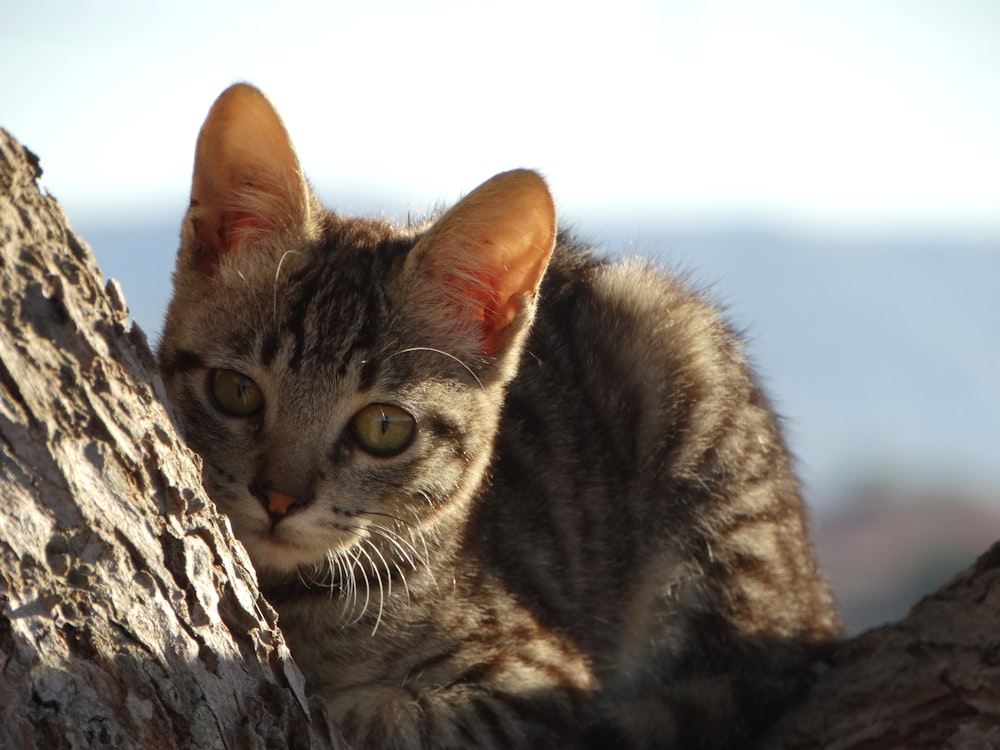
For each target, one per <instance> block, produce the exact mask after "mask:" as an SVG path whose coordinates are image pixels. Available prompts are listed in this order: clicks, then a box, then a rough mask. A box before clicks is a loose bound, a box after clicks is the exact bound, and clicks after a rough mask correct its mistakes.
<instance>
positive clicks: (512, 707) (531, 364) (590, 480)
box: [159, 86, 836, 749]
mask: <svg viewBox="0 0 1000 750" xmlns="http://www.w3.org/2000/svg"><path fill="white" fill-rule="evenodd" d="M234 91H235V94H234V93H233V92H234ZM226 97H229V98H228V99H227V98H226ZM220 101H223V103H224V106H223V107H222V109H221V110H219V109H218V108H219V105H218V104H217V105H216V109H214V110H213V114H210V116H209V120H208V121H207V122H206V126H205V129H203V131H202V138H201V139H200V141H199V154H198V161H197V162H196V167H195V174H196V180H195V182H196V185H197V184H198V175H199V174H200V173H201V172H203V171H205V170H209V171H213V170H214V172H213V173H215V174H221V175H223V176H225V175H227V174H236V175H239V177H238V178H236V179H235V180H233V184H232V185H230V186H229V189H227V187H226V185H224V184H223V185H222V186H221V187H219V186H218V185H216V187H215V188H213V191H214V193H215V194H216V196H215V197H212V198H206V197H204V196H198V195H194V196H193V208H192V211H191V212H190V213H189V216H188V218H187V219H186V225H185V229H184V232H183V235H182V247H181V252H180V254H179V256H178V263H177V270H176V272H175V276H174V297H173V300H172V302H171V306H170V309H169V312H168V315H167V321H166V325H165V330H164V335H163V340H162V342H161V345H160V350H159V358H160V363H161V368H162V372H163V377H164V380H165V382H166V384H167V389H168V393H169V395H170V398H171V400H172V402H173V405H174V408H175V411H176V413H177V415H178V418H179V421H180V423H181V425H182V428H183V430H184V433H185V436H186V438H187V440H188V441H189V443H190V444H191V446H192V447H193V448H194V449H195V450H196V451H197V452H199V453H200V454H201V455H202V457H203V459H204V466H205V468H204V480H205V485H206V488H207V489H208V491H209V493H210V494H211V496H212V497H213V499H214V500H215V502H216V503H217V504H218V506H219V507H220V509H221V510H223V511H224V512H226V513H227V514H228V515H229V517H230V519H231V522H232V524H233V528H234V530H235V532H236V534H237V536H238V537H239V538H240V539H241V540H242V541H243V543H244V544H245V545H246V546H247V549H248V551H249V552H250V555H251V557H252V559H253V560H254V563H255V565H256V567H257V572H258V576H259V578H260V581H261V584H262V587H263V589H264V591H265V593H266V595H267V596H268V597H269V599H270V600H271V601H272V603H273V604H274V605H275V606H276V608H277V609H278V611H279V614H280V624H281V627H282V629H283V631H284V633H285V635H286V637H287V638H288V641H289V644H290V646H291V648H292V651H293V654H294V655H295V657H296V659H297V661H298V663H299V665H300V667H301V668H302V669H303V671H304V672H305V674H306V677H307V680H308V683H309V687H310V688H311V689H312V690H313V691H315V692H316V693H318V694H319V695H320V696H322V698H323V699H324V701H325V702H326V704H327V706H328V707H329V709H330V711H331V712H332V715H333V716H334V717H335V719H336V720H337V721H338V722H339V724H340V726H341V728H342V730H343V731H344V733H345V735H346V736H347V737H348V738H349V740H350V741H351V742H352V745H353V746H354V747H358V748H386V749H387V748H400V749H403V748H414V749H416V748H498V749H499V748H521V747H524V748H529V747H531V748H534V747H538V748H552V747H581V748H582V747H622V748H674V747H677V748H691V747H718V748H732V747H739V746H740V745H741V743H745V742H748V741H749V740H750V738H751V737H752V735H753V733H754V731H755V730H756V729H757V728H759V727H760V726H761V725H762V724H764V723H766V722H767V721H768V720H770V719H771V718H772V717H773V716H774V715H775V714H776V712H777V711H779V710H780V709H781V707H782V706H783V705H784V704H785V703H786V702H787V701H788V700H790V699H793V698H794V697H795V696H796V695H797V694H798V693H800V692H801V691H802V690H803V689H804V688H805V686H806V684H807V681H808V665H809V659H810V657H811V655H812V654H813V653H814V651H815V649H816V648H817V647H818V646H819V645H821V644H822V643H823V642H824V641H825V640H826V639H828V638H829V637H830V636H831V635H832V634H833V633H834V632H835V630H836V623H835V620H834V616H833V614H832V607H831V602H830V597H829V595H828V593H827V590H826V587H825V585H824V584H823V582H822V581H821V579H820V576H819V574H818V573H817V569H816V564H815V561H814V557H813V553H812V550H811V547H810V545H809V542H808V539H807V534H806V529H805V524H804V519H803V511H802V506H801V502H800V499H799V496H798V490H797V486H796V481H795V478H794V476H793V473H792V471H791V469H790V467H789V458H788V454H787V451H786V449H785V446H784V444H783V441H782V438H781V436H780V433H779V428H778V425H777V423H776V419H775V417H774V415H773V413H772V412H771V410H770V408H769V407H768V404H767V402H766V399H765V397H764V396H763V394H762V393H761V390H760V388H759V386H758V385H757V383H756V382H755V380H754V378H753V376H752V374H751V373H750V371H749V369H748V366H747V363H746V361H745V358H744V356H743V353H742V348H741V345H740V342H739V341H738V339H737V338H736V337H735V336H734V335H733V334H732V332H731V331H730V330H729V328H728V327H727V326H726V324H725V323H724V321H723V320H722V318H721V316H720V314H719V313H718V311H717V310H715V309H714V308H713V307H712V306H710V305H709V304H708V303H706V301H705V300H704V299H702V298H701V297H700V296H699V295H698V294H696V293H693V292H691V291H690V290H688V289H686V288H685V287H684V286H682V285H681V284H680V283H679V282H678V281H676V280H674V279H672V278H671V277H669V276H668V275H666V274H664V273H663V272H661V271H660V270H658V269H656V268H653V267H652V266H649V265H646V264H643V263H639V262H636V261H629V262H612V261H609V260H606V259H603V258H600V257H597V256H595V255H593V254H591V253H590V252H589V251H588V250H587V249H585V248H583V247H581V246H579V245H577V244H576V243H575V242H574V241H573V240H572V239H571V238H569V237H567V236H559V237H558V238H557V239H555V240H554V249H552V251H551V252H552V254H551V260H550V261H549V262H548V266H547V270H545V262H544V258H545V257H548V252H549V247H551V246H552V245H553V240H552V238H549V239H546V238H547V237H549V232H550V231H551V227H550V224H551V222H553V221H554V218H552V217H553V216H554V214H552V210H551V201H550V199H549V198H548V193H547V190H545V188H544V184H543V183H541V181H540V180H539V179H538V178H537V177H536V176H534V175H532V174H531V173H508V176H501V177H499V178H495V181H491V182H490V183H487V186H488V189H486V190H483V189H480V190H479V191H476V192H475V193H473V194H472V195H471V196H470V197H469V198H466V199H464V200H463V201H461V202H460V203H459V204H458V206H456V207H455V208H454V209H452V211H449V212H448V213H447V214H445V216H444V217H443V218H441V219H439V220H438V221H436V222H431V223H429V224H428V225H426V226H420V227H397V226H394V225H391V224H389V223H386V222H381V221H372V220H367V219H352V218H345V217H341V216H339V215H337V214H334V213H321V214H317V213H316V212H315V211H313V210H312V209H309V210H304V209H303V208H302V207H303V206H306V207H310V206H314V205H315V204H316V201H315V197H314V196H313V194H312V191H311V190H310V188H309V186H308V185H307V184H306V183H305V182H304V180H302V181H301V182H300V184H299V185H298V187H295V186H293V187H291V188H288V189H286V188H285V187H284V185H286V183H287V176H288V175H290V174H291V175H299V174H300V173H299V170H298V164H297V162H295V161H294V159H295V157H294V152H293V151H292V150H291V146H290V143H289V144H287V147H285V146H282V147H281V148H279V149H278V150H279V152H280V153H278V154H276V155H274V158H273V159H271V160H268V159H257V158H256V157H255V159H254V160H252V161H253V163H250V164H243V165H237V166H239V167H240V168H236V167H234V166H233V165H229V164H223V165H222V166H221V167H220V166H219V165H217V164H216V165H210V166H206V163H207V162H208V161H211V160H212V159H213V158H215V157H214V156H213V153H214V152H212V151H210V150H209V146H208V145H204V147H203V144H216V143H219V142H222V143H223V144H225V139H226V137H227V132H228V131H227V128H233V127H234V126H233V125H232V123H233V122H234V121H235V122H242V121H241V120H240V111H241V107H242V108H247V109H249V110H250V111H251V113H252V114H253V115H254V117H250V114H248V115H247V117H248V118H249V119H251V120H253V119H256V120H261V119H262V118H263V121H264V122H265V123H266V124H267V128H266V129H267V138H266V139H265V140H266V141H267V142H272V141H273V140H274V139H275V138H276V136H275V135H274V134H275V133H281V134H283V133H284V128H283V126H281V125H280V120H278V119H277V115H275V114H274V112H273V109H271V108H270V105H268V104H267V102H266V100H264V99H263V97H262V96H260V94H259V92H256V90H254V89H251V88H250V87H247V86H238V87H234V89H231V90H230V91H228V92H227V93H226V94H223V97H221V98H220ZM218 111H224V112H225V115H226V116H225V117H220V116H216V114H215V113H216V112H218ZM268 118H273V119H268ZM240 127H241V128H244V129H245V128H246V127H251V125H247V124H246V123H242V124H241V126H240ZM206 133H207V135H206ZM240 137H245V133H244V134H242V135H241V136H240ZM279 140H280V139H279ZM220 150H221V151H222V152H225V153H229V152H230V151H232V149H229V151H227V150H226V148H221V149H220ZM224 158H237V159H239V158H241V157H239V156H238V155H237V156H236V157H228V156H227V157H224ZM273 164H277V165H278V166H276V167H274V166H270V165H273ZM262 165H263V166H262ZM260 169H263V170H265V171H267V170H269V169H276V170H277V171H278V172H279V173H280V175H278V176H275V175H270V176H269V175H267V174H264V175H260V176H255V175H254V170H260ZM248 171H249V173H250V175H251V176H250V178H249V179H248V178H247V176H246V175H247V173H248ZM280 180H285V181H286V182H281V183H280V184H281V185H282V186H283V187H282V189H281V190H280V191H279V192H280V194H278V193H276V192H275V191H273V190H272V191H271V192H270V193H268V195H266V196H263V197H262V196H260V195H257V196H254V195H253V191H254V190H258V191H259V190H264V191H265V192H267V191H268V188H267V186H268V185H274V184H278V183H279V182H280ZM204 181H205V180H203V182H204ZM223 182H224V179H223ZM259 186H264V187H263V188H261V187H259ZM248 191H249V193H250V195H249V198H248V197H247V195H248ZM276 196H277V197H276ZM212 200H216V201H218V202H219V205H218V206H213V205H211V201H212ZM206 201H208V203H207V204H206ZM234 202H235V203H234ZM286 204H287V205H286ZM282 206H285V208H284V209H283V208H282ZM261 211H263V212H264V214H266V215H263V216H256V214H255V212H257V213H259V212H261ZM282 211H285V213H284V214H282V215H281V216H274V215H270V214H271V213H275V212H278V213H281V212H282ZM269 212H270V213H269ZM289 215H298V216H300V217H304V218H301V220H300V221H299V222H298V225H290V224H289V222H288V221H287V218H286V217H287V216H289ZM206 216H208V217H212V216H214V217H216V218H215V219H214V221H216V222H217V223H218V224H219V226H212V225H206V223H205V222H206V220H205V219H204V218H203V217H206ZM233 216H235V217H237V218H236V219H235V220H232V221H233V222H235V225H236V226H235V227H234V226H227V222H229V221H230V219H228V218H226V217H233ZM248 217H249V218H248ZM247 226H249V227H252V229H253V231H252V233H251V234H249V235H248V234H247V233H246V232H244V231H243V229H242V228H245V227H247ZM442 226H443V227H445V229H446V231H445V229H442V228H441V227H442ZM552 226H554V224H552ZM268 227H271V228H272V229H270V230H269V229H268ZM234 228H235V229H236V230H239V231H234ZM246 236H250V237H252V242H246V241H245V239H241V238H245V237H246ZM206 237H207V238H209V239H208V240H206V239H205V238H206ZM220 238H221V239H220ZM547 243H548V247H546V244H547ZM484 247H485V248H486V249H485V250H484V249H483V248H484ZM482 252H487V253H493V254H494V255H493V256H491V257H495V259H493V260H491V259H489V258H488V259H487V260H483V261H482V262H481V258H480V257H479V255H477V254H479V253H482ZM540 258H541V260H539V259H540ZM480 263H481V264H480ZM477 264H480V265H477ZM536 267H537V268H536ZM456 269H457V270H456ZM543 271H544V277H542V272H543ZM480 285H482V286H481V287H480ZM217 369H226V370H235V371H237V372H239V373H242V374H244V375H246V376H247V377H249V378H250V379H252V381H253V382H254V383H255V384H256V385H257V386H258V387H259V388H260V390H261V392H262V393H263V397H264V403H265V406H264V408H263V410H262V411H261V412H260V413H257V414H254V415H252V416H250V417H234V416H231V415H227V414H225V413H224V412H221V411H220V410H219V408H218V405H217V403H216V402H214V401H213V397H212V396H211V393H210V388H209V382H210V375H209V373H211V372H212V371H213V370H217ZM370 403H389V404H395V405H398V406H400V407H402V408H404V409H405V410H406V411H407V412H409V413H410V414H412V415H413V417H414V418H415V420H416V424H417V432H416V437H414V439H413V441H412V443H411V444H410V445H409V446H408V447H407V448H406V449H405V450H403V451H402V452H401V453H399V454H398V455H393V456H391V457H377V456H372V455H368V454H366V453H365V451H364V450H361V449H359V445H358V443H357V440H356V439H352V437H351V430H350V427H349V425H350V424H351V420H352V418H353V416H354V415H355V414H357V413H358V412H359V410H361V409H362V408H363V407H364V406H366V405H367V404H370ZM268 490H280V491H281V492H282V493H284V494H285V495H287V496H291V497H293V498H296V502H295V504H294V505H293V506H292V507H291V509H290V510H289V511H288V512H287V513H286V512H285V511H284V510H282V511H281V512H280V513H278V512H275V511H274V510H273V508H272V509H271V512H268V506H267V491H268Z"/></svg>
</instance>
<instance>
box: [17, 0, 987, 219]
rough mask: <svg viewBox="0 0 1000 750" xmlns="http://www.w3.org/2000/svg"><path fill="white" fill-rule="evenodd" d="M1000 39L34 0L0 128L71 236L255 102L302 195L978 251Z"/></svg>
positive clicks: (466, 5) (787, 16) (465, 8)
mask: <svg viewBox="0 0 1000 750" xmlns="http://www.w3.org/2000/svg"><path fill="white" fill-rule="evenodd" d="M998 38H1000V4H998V3H996V2H993V0H951V1H950V2H940V1H928V0H880V1H879V2H870V0H836V2H834V1H821V2H808V3H806V2H796V1H794V0H755V2H741V1H740V0H716V1H714V2H675V1H673V0H658V1H656V0H654V1H649V2H644V1H641V0H638V1H637V0H618V1H617V2H615V3H606V2H602V3H595V2H587V1H586V0H583V1H581V2H572V3H570V2H545V0H507V1H506V2H504V3H482V2H470V1H469V0H453V1H451V2H448V1H442V2H423V3H409V2H403V1H402V0H371V1H370V2H364V3H362V2H350V3H344V2H336V0H334V1H332V2H330V1H327V2H304V3H302V2H300V3H297V2H291V1H288V2H281V3H275V2H260V1H259V0H244V1H243V2H230V3H212V2H204V1H203V0H199V1H198V2H191V1H190V0H176V1H175V2H171V3H156V4H154V3H141V4H140V3H131V2H117V3H116V2H107V1H106V0H104V1H101V0H96V1H91V2H87V3H78V2H52V1H51V0H37V1H33V2H18V3H5V4H4V5H3V7H2V9H0V66H2V69H3V70H4V71H5V74H4V75H3V76H2V77H0V124H2V126H3V127H6V128H7V129H8V130H11V131H12V132H13V133H14V134H15V135H16V136H18V137H19V138H21V139H22V140H24V141H26V142H27V143H28V144H29V145H30V146H31V147H32V148H33V149H35V150H36V151H37V152H39V153H40V154H42V155H43V158H44V166H45V167H46V175H45V183H46V184H47V185H48V187H49V188H50V189H51V190H52V191H53V192H55V193H56V194H57V195H58V196H59V197H60V199H61V200H62V202H63V204H64V205H65V206H66V207H67V209H68V210H69V212H70V213H71V215H77V216H78V215H80V213H81V212H85V213H86V215H88V216H90V215H94V214H107V215H111V216H120V215H121V214H122V213H123V212H126V213H129V212H137V211H143V210H156V209H157V208H158V207H160V206H163V205H168V204H173V205H180V206H181V208H182V207H183V199H184V196H185V194H186V192H187V189H188V181H189V178H190V165H191V156H192V152H193V144H194V139H195V136H196V134H197V130H198V127H199V126H200V123H201V121H202V119H203V117H204V115H205V112H206V111H207V108H208V106H209V105H210V104H211V102H212V100H213V99H214V97H215V96H216V95H217V94H218V93H219V92H220V91H221V90H222V89H223V88H224V87H225V86H226V85H228V84H229V83H231V82H233V81H235V80H250V81H251V82H254V83H256V84H258V85H259V86H261V87H262V88H263V89H264V90H265V92H266V93H267V94H268V95H269V96H270V97H271V98H272V100H273V101H274V102H275V104H276V105H277V106H278V108H279V110H280V111H281V112H282V114H283V116H284V117H285V119H286V122H287V124H288V127H289V130H290V131H291V133H292V136H293V139H294V140H295V142H296V144H297V146H298V148H299V150H300V155H301V157H302V158H301V160H302V162H303V164H304V165H305V167H306V171H307V172H308V173H309V175H310V176H311V179H312V180H313V182H314V183H315V184H316V185H317V186H318V187H319V189H320V191H321V193H322V192H323V190H324V188H325V187H326V186H340V185H351V186H353V188H354V189H355V190H359V191H362V192H363V191H366V190H367V191H370V192H371V193H373V194H378V195H380V196H385V197H383V198H381V200H384V201H385V203H386V205H387V206H397V205H399V204H409V203H412V204H413V205H414V206H418V207H421V208H422V207H424V206H426V205H427V204H428V203H429V202H433V201H435V200H439V199H443V200H447V199H451V198H453V197H455V196H456V195H458V194H459V193H461V192H463V191H468V190H470V189H471V188H472V187H474V186H475V185H476V184H478V183H479V182H481V181H482V180H483V179H485V178H487V177H489V176H490V175H492V174H494V173H495V172H497V171H501V170H503V169H508V168H511V167H515V166H522V165H524V166H531V167H536V168H539V169H541V170H543V171H544V172H545V173H546V174H547V176H548V177H549V179H550V181H551V183H552V186H553V189H554V192H555V193H556V195H557V197H558V199H559V202H560V205H563V206H568V207H569V208H570V209H571V213H581V212H585V211H588V210H591V209H612V210H626V211H629V212H633V213H636V212H638V213H645V212H649V213H655V214H657V215H658V216H669V217H678V218H685V217H694V218H702V217H705V216H708V217H712V216H727V217H732V216H741V217H751V218H755V217H762V218H765V219H769V220H780V221H783V222H785V223H798V224H809V225H827V226H829V225H835V226H844V225H852V226H856V225H864V226H870V225H872V224H885V223H900V222H905V223H913V222H915V221H918V222H924V223H927V224H937V225H947V226H952V227H954V226H961V227H965V228H967V229H969V230H970V231H981V230H983V229H984V228H986V229H990V230H993V229H1000V211H998V210H997V207H998V206H1000V180H998V179H997V177H996V176H997V175H998V174H1000V137H998V136H997V134H998V133H1000V96H998V95H997V92H998V91H1000V42H998Z"/></svg>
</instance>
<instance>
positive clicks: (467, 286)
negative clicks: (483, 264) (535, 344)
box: [443, 271, 513, 357]
mask: <svg viewBox="0 0 1000 750" xmlns="http://www.w3.org/2000/svg"><path fill="white" fill-rule="evenodd" d="M443 280H444V282H445V284H446V286H447V287H448V288H449V289H450V290H451V292H452V294H451V295H449V297H448V298H447V301H446V303H445V304H446V305H447V306H448V307H450V308H451V309H452V311H453V313H454V315H455V317H456V318H460V319H461V318H464V319H466V320H472V321H473V322H474V324H476V325H477V326H478V327H479V329H480V342H481V349H480V354H482V355H483V356H487V357H488V356H490V355H492V354H493V353H494V352H495V351H496V350H497V348H498V347H499V346H500V338H501V336H500V334H501V333H502V332H503V330H504V329H505V328H506V327H507V326H508V325H509V324H510V322H511V320H513V315H511V314H509V313H507V314H503V313H502V309H501V308H503V307H505V306H504V305H503V302H502V300H501V299H500V293H499V291H498V289H497V287H498V285H499V280H498V279H497V278H496V277H495V276H493V275H492V274H488V273H486V272H483V271H479V272H478V273H475V272H467V273H466V274H465V275H462V276H459V275H452V274H448V273H446V274H444V276H443ZM506 307H507V308H509V307H510V306H509V305H507V306H506Z"/></svg>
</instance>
